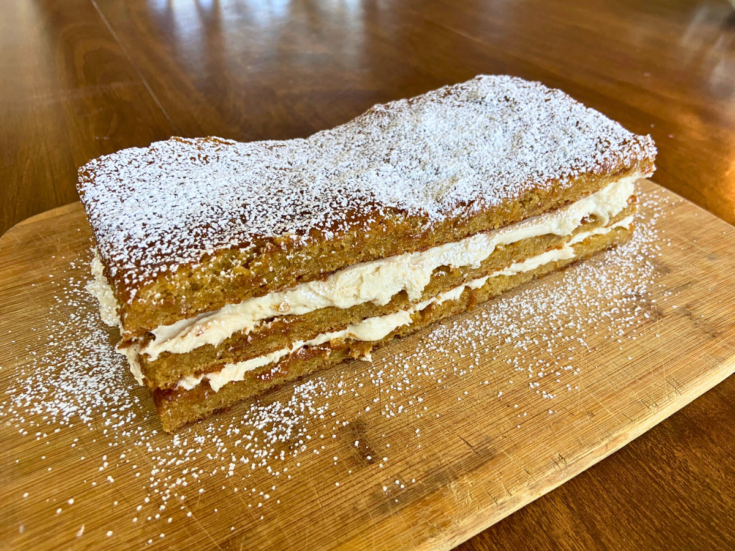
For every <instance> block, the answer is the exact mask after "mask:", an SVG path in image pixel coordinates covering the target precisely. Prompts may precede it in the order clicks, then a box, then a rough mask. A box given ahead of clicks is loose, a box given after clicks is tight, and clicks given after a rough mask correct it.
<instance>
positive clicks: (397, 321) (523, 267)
mask: <svg viewBox="0 0 735 551" xmlns="http://www.w3.org/2000/svg"><path fill="white" fill-rule="evenodd" d="M633 219H634V217H633V216H627V217H625V218H623V219H622V220H620V221H619V222H616V223H615V224H612V225H610V226H605V227H600V228H594V229H592V230H590V231H587V232H580V233H579V234H577V235H575V236H574V238H573V239H571V240H569V241H568V242H567V243H565V244H564V246H563V247H561V248H559V249H552V250H549V251H546V252H544V253H542V254H539V255H537V256H533V257H531V258H528V259H526V260H524V261H523V262H516V263H514V264H512V265H510V266H509V267H507V268H505V269H503V270H499V271H497V272H494V273H492V274H490V275H488V276H485V277H481V278H478V279H475V280H472V281H469V282H467V283H465V284H463V285H459V286H457V287H455V288H453V289H451V290H449V291H447V292H445V293H441V294H440V295H438V296H436V297H434V298H431V299H429V300H425V301H422V302H419V303H418V304H415V305H414V306H412V307H411V308H409V309H406V310H401V311H399V312H395V313H393V314H388V315H386V316H376V317H372V318H367V319H365V320H363V321H361V322H359V323H355V324H352V325H350V326H348V327H346V328H345V329H343V330H341V331H334V332H330V333H323V334H321V335H319V336H317V337H315V338H313V339H310V340H307V341H295V342H293V343H292V344H291V346H288V347H286V348H282V349H280V350H276V351H274V352H271V353H269V354H264V355H262V356H258V357H256V358H252V359H249V360H246V361H243V362H238V363H232V364H226V365H225V366H224V367H223V368H222V369H221V370H219V371H215V372H212V373H203V374H201V375H189V376H186V377H183V378H182V379H180V380H179V381H178V383H177V386H179V387H181V388H183V389H186V390H191V389H193V388H195V387H196V386H197V385H199V384H200V383H201V382H202V381H203V380H204V379H206V380H207V381H208V382H209V386H210V387H211V388H212V390H214V391H215V392H217V391H219V390H220V389H221V388H222V387H223V386H225V385H226V384H228V383H231V382H235V381H242V380H243V378H244V376H245V374H246V373H247V372H249V371H253V370H254V369H257V368H259V367H263V366H266V365H269V364H272V363H276V362H278V361H279V360H281V359H282V358H284V357H285V356H288V355H290V354H293V353H294V352H296V351H298V350H299V349H301V348H304V347H307V346H318V345H320V344H324V343H326V342H329V341H333V340H337V339H352V340H357V341H379V340H381V339H383V338H385V337H386V336H388V335H389V334H390V333H392V332H393V331H395V330H396V329H398V328H399V327H402V326H404V325H409V324H410V323H411V322H412V318H411V316H412V314H414V313H416V312H419V311H421V310H423V309H425V308H426V307H428V306H429V305H430V304H441V303H443V302H446V301H447V300H457V299H459V298H460V296H461V295H462V293H463V292H464V290H465V289H467V288H470V289H478V288H480V287H482V286H483V285H485V283H486V282H487V280H488V279H490V278H493V277H498V276H513V275H516V274H519V273H522V272H529V271H531V270H535V269H536V268H539V267H540V266H543V265H545V264H549V263H552V262H557V261H560V260H568V259H571V258H574V256H575V254H574V247H573V245H574V244H575V243H580V242H582V241H584V240H585V239H587V238H588V237H591V236H593V235H603V234H606V233H608V232H610V231H612V230H613V229H614V228H617V227H625V228H629V227H630V224H631V223H632V222H633ZM135 365H137V361H136V362H135ZM131 371H133V373H134V375H136V379H137V378H138V376H140V377H141V379H139V381H138V382H140V383H141V384H142V374H140V367H139V366H138V367H137V373H136V370H135V367H134V365H133V363H132V362H131Z"/></svg>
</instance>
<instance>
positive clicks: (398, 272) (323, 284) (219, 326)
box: [141, 174, 641, 360]
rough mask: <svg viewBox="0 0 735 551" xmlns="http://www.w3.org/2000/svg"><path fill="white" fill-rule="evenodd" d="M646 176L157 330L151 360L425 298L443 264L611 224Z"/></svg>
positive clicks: (472, 263)
mask: <svg viewBox="0 0 735 551" xmlns="http://www.w3.org/2000/svg"><path fill="white" fill-rule="evenodd" d="M640 177H641V175H640V174H634V175H632V176H629V177H626V178H622V179H620V180H618V181H616V182H613V183H611V184H609V185H608V186H607V187H605V188H604V189H602V190H600V191H598V192H597V193H594V194H592V195H589V196H587V197H585V198H583V199H580V200H579V201H577V202H576V203H572V204H571V205H568V206H566V207H563V208H560V209H558V210H556V211H554V212H550V213H545V214H542V215H539V216H535V217H532V218H528V219H526V220H523V221H521V222H517V223H515V224H512V225H510V226H507V227H505V228H500V229H498V230H494V231H490V232H486V233H481V234H476V235H473V236H471V237H468V238H465V239H463V240H461V241H457V242H454V243H447V244H445V245H440V246H438V247H433V248H431V249H428V250H426V251H421V252H415V253H406V254H402V255H397V256H393V257H389V258H384V259H380V260H374V261H370V262H363V263H360V264H356V265H354V266H350V267H348V268H345V269H343V270H340V271H338V272H335V273H334V274H332V275H330V276H329V277H327V278H326V279H325V280H323V281H311V282H307V283H302V284H300V285H297V286H295V287H292V288H291V289H287V290H285V291H282V292H278V293H270V294H268V295H265V296H262V297H255V298H251V299H247V300H245V301H243V302H240V303H238V304H228V305H226V306H224V307H223V308H221V309H219V310H216V311H213V312H208V313H204V314H200V315H199V316H196V317H193V318H190V319H187V320H182V321H179V322H176V323H174V324H171V325H165V326H161V327H158V328H157V329H155V330H153V331H152V333H153V335H154V338H153V340H152V341H151V342H150V343H148V344H147V345H146V346H145V347H143V348H142V349H141V353H143V354H146V355H147V356H148V357H149V358H150V360H155V359H156V358H158V356H159V355H160V354H161V353H163V352H170V353H174V354H185V353H187V352H191V351H192V350H194V349H195V348H198V347H200V346H204V345H207V344H211V345H214V346H218V345H219V344H220V343H222V342H223V341H224V340H225V339H227V338H229V337H230V336H232V335H233V334H235V333H237V332H245V333H249V332H250V331H252V330H253V329H254V328H255V327H256V326H257V325H258V324H259V323H260V322H261V321H263V320H267V319H271V318H274V317H279V316H286V315H303V314H307V313H309V312H313V311H314V310H319V309H321V308H328V307H337V308H350V307H352V306H356V305H358V304H363V303H366V302H372V303H374V304H376V305H380V306H382V305H385V304H387V303H388V302H390V300H391V298H392V297H393V296H395V295H396V294H398V293H400V292H401V291H404V290H405V291H406V292H407V293H408V296H409V299H410V300H412V301H417V300H419V299H420V298H421V296H422V294H423V290H424V288H425V287H426V285H428V283H429V281H430V280H431V275H432V273H433V272H434V270H435V269H436V268H439V267H440V266H451V267H452V268H463V267H467V266H469V267H474V268H476V267H478V266H479V265H480V264H481V263H482V262H483V261H484V260H485V259H486V258H487V257H489V256H490V255H491V254H492V253H493V251H494V250H495V248H496V247H498V246H499V245H507V244H510V243H515V242H517V241H520V240H522V239H528V238H532V237H538V236H541V235H547V234H555V235H559V236H566V235H570V234H571V233H572V232H573V231H574V230H575V229H576V228H577V227H579V225H580V224H581V223H582V220H584V219H585V218H587V217H589V216H595V217H596V218H597V219H598V220H600V221H601V222H602V224H603V225H607V223H608V222H609V220H610V218H612V217H614V216H615V215H617V214H618V213H619V212H620V211H621V210H623V209H624V208H625V207H626V205H627V203H628V199H629V198H630V196H631V195H633V193H634V192H635V186H634V183H635V181H636V180H638V179H639V178H640Z"/></svg>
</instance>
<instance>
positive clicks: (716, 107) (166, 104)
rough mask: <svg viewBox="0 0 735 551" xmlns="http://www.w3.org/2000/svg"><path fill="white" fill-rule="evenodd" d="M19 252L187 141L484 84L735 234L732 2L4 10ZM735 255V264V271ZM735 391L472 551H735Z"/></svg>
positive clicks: (1, 176) (19, 5) (275, 3)
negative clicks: (601, 124)
mask: <svg viewBox="0 0 735 551" xmlns="http://www.w3.org/2000/svg"><path fill="white" fill-rule="evenodd" d="M1 11H2V13H1V14H0V233H3V232H5V231H6V230H7V229H8V228H10V227H11V226H12V225H13V224H15V223H17V222H19V221H21V220H23V219H24V218H26V217H29V216H32V215H34V214H37V213H39V212H42V211H44V210H47V209H51V208H54V207H57V206H59V205H63V204H66V203H70V202H73V201H76V200H77V195H76V191H75V181H76V170H77V168H78V167H79V166H81V165H82V164H84V163H86V162H87V161H89V160H90V159H92V158H94V157H97V156H99V155H104V154H106V153H111V152H113V151H116V150H118V149H122V148H125V147H131V146H146V145H148V144H150V143H151V142H152V141H156V140H163V139H166V138H168V137H169V136H172V135H178V136H207V135H216V136H224V137H227V138H233V139H237V140H260V139H283V138H293V137H303V136H307V135H309V134H311V133H313V132H315V131H317V130H321V129H324V128H329V127H332V126H334V125H337V124H340V123H343V122H345V121H347V120H349V119H351V118H352V117H354V116H356V115H358V114H360V113H361V112H363V111H365V110H366V109H367V108H368V107H370V106H371V105H373V104H375V103H379V102H386V101H389V100H393V99H397V98H403V97H408V96H412V95H415V94H420V93H423V92H425V91H427V90H431V89H433V88H437V87H439V86H442V85H445V84H450V83H455V82H461V81H463V80H467V79H469V78H471V77H473V76H474V75H476V74H479V73H491V74H492V73H507V74H512V75H517V76H521V77H524V78H527V79H534V80H540V81H542V82H544V83H545V84H547V85H550V86H554V87H559V88H562V89H564V90H565V91H566V92H568V93H570V94H571V95H572V96H574V97H576V98H577V99H579V100H581V101H582V102H584V103H586V104H587V105H589V106H592V107H594V108H596V109H598V110H600V111H602V112H603V113H605V114H607V115H609V116H610V117H612V118H614V119H616V120H618V121H620V122H621V123H622V124H624V125H625V126H626V127H627V128H629V129H630V130H632V131H634V132H636V133H641V134H646V133H648V134H651V135H652V136H653V138H654V139H655V140H656V143H657V145H658V148H659V157H658V171H657V173H656V175H655V180H656V181H657V182H658V183H660V184H662V185H664V186H666V187H667V188H669V189H671V190H673V191H675V192H677V193H679V194H681V195H683V196H684V197H686V198H688V199H690V200H691V201H694V202H695V203H697V204H699V205H701V206H702V207H704V208H705V209H707V210H709V211H710V212H712V213H714V214H716V215H717V216H719V217H721V218H723V219H724V220H727V221H728V222H730V223H735V10H734V9H733V7H732V6H731V5H730V4H729V3H728V2H727V1H725V0H710V1H706V2H684V1H671V0H657V1H648V2H641V1H638V0H625V1H613V0H610V1H604V0H587V1H584V2H574V1H572V0H547V1H524V0H505V1H500V2H490V1H484V2H483V1H479V0H478V1H468V2H460V1H456V0H372V1H366V2H359V1H357V0H320V1H316V0H311V1H310V0H304V1H298V0H291V1H289V0H260V1H239V2H238V1H232V2H228V1H225V0H60V1H51V0H4V1H3V3H2V10H1ZM733 252H734V253H735V251H733ZM733 420H735V377H731V378H730V379H728V380H727V381H725V382H724V383H722V384H721V385H719V386H718V387H716V388H715V389H713V390H711V391H710V392H708V393H707V394H706V395H704V396H702V397H701V398H699V399H698V400H696V401H695V402H693V403H692V404H691V405H690V406H688V407H686V408H685V409H683V410H682V411H679V412H678V413H676V414H675V415H674V416H672V417H671V418H669V419H668V420H667V421H665V422H663V423H661V424H660V425H659V426H657V427H656V428H654V429H653V430H651V431H650V432H648V433H647V434H645V435H644V436H642V437H640V438H639V439H637V440H636V441H634V442H633V443H631V444H630V445H628V446H626V447H625V448H624V449H622V450H621V451H619V452H617V453H615V454H614V455H612V456H611V457H609V458H608V459H606V460H604V461H603V462H601V463H600V464H598V465H597V466H595V467H593V468H591V469H589V470H588V471H586V472H585V473H583V474H582V475H580V476H578V477H577V478H575V479H573V480H572V481H570V482H568V483H566V484H565V485H563V486H562V487H561V488H559V489H557V490H555V491H554V492H552V493H550V494H548V495H546V496H544V497H542V498H540V499H538V500H537V501H536V502H534V503H532V504H531V505H529V506H527V507H525V508H524V509H522V510H521V511H519V512H517V513H515V514H513V515H511V516H510V517H508V518H506V519H505V520H503V521H501V522H500V523H498V524H496V525H495V526H492V527H491V528H489V529H488V530H486V531H485V532H483V533H481V534H479V535H477V536H476V537H474V538H473V539H471V540H469V541H468V542H466V543H464V544H463V545H461V546H460V549H463V550H465V551H469V550H484V549H593V548H610V549H667V550H668V549H718V548H722V549H733V548H735V422H733Z"/></svg>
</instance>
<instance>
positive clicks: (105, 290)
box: [85, 249, 120, 327]
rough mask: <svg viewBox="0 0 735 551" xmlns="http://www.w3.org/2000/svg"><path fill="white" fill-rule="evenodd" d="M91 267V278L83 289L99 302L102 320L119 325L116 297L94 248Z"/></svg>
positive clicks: (108, 323)
mask: <svg viewBox="0 0 735 551" xmlns="http://www.w3.org/2000/svg"><path fill="white" fill-rule="evenodd" d="M91 269H92V277H93V279H92V281H90V282H89V283H87V286H86V287H85V289H86V290H87V292H88V293H89V294H90V295H92V296H93V297H95V298H96V299H97V301H98V302H99V303H100V317H101V318H102V321H103V322H105V323H106V324H107V325H111V326H113V327H114V326H116V325H119V324H120V317H119V316H118V314H117V299H115V293H113V292H112V287H111V286H110V284H109V282H108V281H107V278H106V277H105V271H104V270H105V267H104V265H103V264H102V260H101V259H100V255H99V252H98V251H97V249H94V257H92V265H91Z"/></svg>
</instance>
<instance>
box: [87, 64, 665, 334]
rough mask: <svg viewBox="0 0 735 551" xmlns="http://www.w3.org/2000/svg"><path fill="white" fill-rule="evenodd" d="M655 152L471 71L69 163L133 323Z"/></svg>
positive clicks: (559, 201) (541, 94) (646, 171)
mask: <svg viewBox="0 0 735 551" xmlns="http://www.w3.org/2000/svg"><path fill="white" fill-rule="evenodd" d="M654 157H655V147H654V146H653V142H652V141H651V140H650V138H649V137H643V136H636V135H634V134H632V133H630V132H628V131H627V130H625V129H624V128H623V127H622V126H620V125H619V124H617V123H615V122H613V121H611V120H609V119H607V118H606V117H605V116H604V115H602V114H600V113H598V112H596V111H594V110H591V109H588V108H586V107H584V106H583V105H581V104H579V103H578V102H576V101H574V100H572V99H571V98H570V97H569V96H567V95H566V94H564V93H563V92H560V91H558V90H550V89H548V88H546V87H544V86H542V85H540V84H538V83H530V82H526V81H523V80H521V79H516V78H512V77H487V76H484V77H478V78H476V79H474V80H472V81H469V82H466V83H463V84H459V85H455V86H448V87H445V88H442V89H439V90H436V91H434V92H429V93H428V94H425V95H423V96H419V97H417V98H413V99H410V100H400V101H397V102H392V103H390V104H386V105H379V106H376V107H374V108H372V109H370V110H369V111H368V112H367V113H365V114H364V115H362V116H360V117H358V118H357V119H355V120H353V121H351V122H350V123H347V124H345V125H343V126H340V127H337V128H335V129H333V130H328V131H324V132H319V133H317V134H315V135H313V136H311V137H309V138H306V139H298V140H289V141H286V142H254V143H247V144H241V143H237V142H232V141H228V140H221V139H216V138H208V139H198V140H184V139H172V140H169V141H166V142H159V143H156V144H153V145H151V146H150V147H149V148H145V149H129V150H124V151H121V152H119V153H116V154H113V155H109V156H106V157H102V158H100V159H97V160H95V161H92V162H91V163H89V164H88V165H86V166H85V167H83V168H82V169H80V180H79V186H78V187H79V192H80V196H81V198H82V201H83V203H84V205H85V208H86V210H87V214H88V217H89V220H90V224H91V226H92V229H93V231H94V234H95V239H96V241H97V245H98V248H99V251H100V256H101V258H102V261H103V263H104V264H105V269H106V275H107V276H108V278H109V280H110V281H111V282H112V284H113V287H114V290H115V294H116V297H117V299H118V301H119V303H120V310H121V312H120V313H121V316H122V320H123V326H124V329H125V330H126V331H128V332H129V333H130V334H138V335H140V334H143V333H145V331H148V330H151V329H152V328H155V327H157V326H159V325H163V324H166V323H171V322H173V321H177V320H179V319H184V318H186V317H190V316H192V315H195V314H197V313H199V312H203V311H208V310H212V309H214V308H217V307H221V306H222V305H223V304H226V303H230V302H237V301H240V300H244V299H245V298H248V297H251V296H259V295H262V294H265V293H268V292H271V291H274V290H278V289H282V288H287V287H289V286H292V285H294V284H297V283H299V282H302V281H308V280H311V279H315V278H319V277H322V276H323V275H324V274H325V273H330V272H332V271H334V270H337V269H339V268H341V267H344V266H346V265H350V264H352V263H355V262H363V261H367V260H370V259H373V258H381V257H384V256H388V255H391V254H398V253H402V252H405V251H411V250H421V249H422V248H427V247H431V246H435V245H437V244H440V243H444V242H450V241H453V240H456V239H459V238H461V237H464V236H466V235H471V234H472V233H476V232H479V231H484V230H487V229H493V228H497V227H501V226H503V225H505V224H510V223H513V222H515V221H518V220H521V219H523V218H525V217H528V216H533V215H536V214H539V213H541V212H544V211H546V210H549V209H552V208H558V207H560V206H562V205H564V204H566V203H568V202H571V201H575V200H577V199H579V198H580V197H583V196H584V195H586V194H589V193H593V192H595V191H597V190H599V189H601V188H602V187H603V186H604V185H605V184H606V183H608V182H609V181H611V180H612V179H615V178H618V177H620V176H621V175H630V174H640V175H642V176H647V175H650V173H651V172H652V170H653V162H654ZM356 251H357V252H358V254H356Z"/></svg>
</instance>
